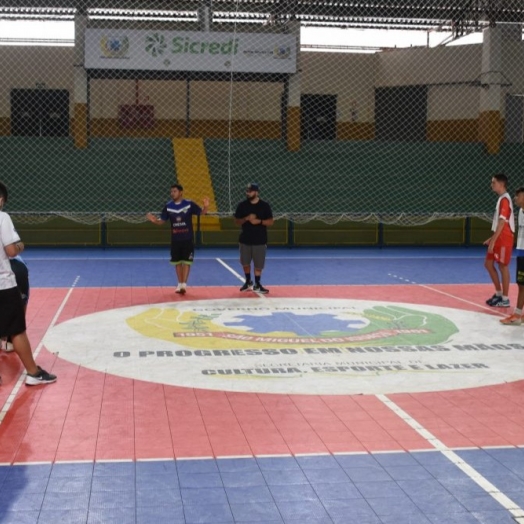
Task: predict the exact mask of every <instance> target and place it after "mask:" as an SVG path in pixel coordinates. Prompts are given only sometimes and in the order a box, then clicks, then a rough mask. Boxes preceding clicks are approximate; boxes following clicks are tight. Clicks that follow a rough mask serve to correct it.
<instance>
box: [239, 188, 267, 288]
mask: <svg viewBox="0 0 524 524" xmlns="http://www.w3.org/2000/svg"><path fill="white" fill-rule="evenodd" d="M258 193H259V187H258V184H254V183H251V184H248V186H247V189H246V196H247V198H246V200H243V201H242V202H240V204H238V206H237V209H236V211H235V223H236V224H237V225H239V226H242V231H241V233H240V237H239V239H238V241H239V243H240V263H241V264H242V267H243V268H244V274H245V276H246V281H245V283H244V285H243V286H242V287H241V288H240V291H248V290H253V291H255V292H257V293H262V294H266V293H269V290H267V289H266V288H265V287H263V286H262V284H261V283H260V276H261V275H262V270H263V269H264V264H265V261H266V250H267V228H268V226H272V225H273V223H274V220H273V212H272V211H271V206H270V205H269V204H268V203H267V202H265V201H264V200H261V199H260V197H259V196H258ZM251 262H253V266H254V273H255V285H253V281H252V280H251Z"/></svg>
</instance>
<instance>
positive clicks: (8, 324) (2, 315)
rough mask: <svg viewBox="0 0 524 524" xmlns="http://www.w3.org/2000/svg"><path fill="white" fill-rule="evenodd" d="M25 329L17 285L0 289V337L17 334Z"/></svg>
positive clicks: (22, 306) (22, 308)
mask: <svg viewBox="0 0 524 524" xmlns="http://www.w3.org/2000/svg"><path fill="white" fill-rule="evenodd" d="M25 330H26V325H25V311H24V304H23V303H22V297H21V296H20V291H19V290H18V288H17V287H12V288H11V289H1V290H0V337H8V336H14V335H19V334H20V333H23V332H24V331H25Z"/></svg>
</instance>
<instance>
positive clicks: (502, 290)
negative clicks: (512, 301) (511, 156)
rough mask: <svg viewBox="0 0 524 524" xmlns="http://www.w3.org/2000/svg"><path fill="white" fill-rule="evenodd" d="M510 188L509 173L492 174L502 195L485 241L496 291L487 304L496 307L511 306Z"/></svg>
mask: <svg viewBox="0 0 524 524" xmlns="http://www.w3.org/2000/svg"><path fill="white" fill-rule="evenodd" d="M507 188H508V177H507V176H506V175H504V174H502V173H500V174H497V175H494V176H493V178H492V179H491V189H492V190H493V191H494V192H495V193H496V194H497V195H498V196H499V199H498V200H497V206H496V208H495V214H494V216H493V223H492V225H491V230H492V231H493V235H491V237H490V238H488V239H487V240H486V241H485V242H484V245H487V246H488V252H487V254H486V261H485V262H484V267H485V268H486V269H487V271H488V273H489V276H490V277H491V281H492V282H493V285H494V286H495V294H494V295H493V296H492V297H490V298H488V299H487V300H486V304H488V306H495V307H509V297H508V292H509V263H510V262H511V252H512V250H513V234H514V232H515V216H514V215H513V203H512V201H511V197H510V196H509V193H508V190H507ZM495 263H496V264H497V266H498V271H497V267H496V266H495ZM499 272H500V278H499Z"/></svg>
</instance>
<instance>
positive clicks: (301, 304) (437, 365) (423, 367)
mask: <svg viewBox="0 0 524 524" xmlns="http://www.w3.org/2000/svg"><path fill="white" fill-rule="evenodd" d="M517 331H519V330H518V329H511V328H508V327H506V326H502V325H500V323H499V322H498V321H497V318H496V317H495V318H494V317H492V316H489V315H487V314H483V313H476V312H471V311H464V310H458V309H451V308H443V307H437V306H430V305H415V304H404V303H394V302H375V301H366V300H344V299H304V298H301V299H285V298H271V299H269V298H268V299H264V300H261V299H259V298H253V299H237V300H199V301H184V302H176V303H164V304H156V305H141V306H133V307H128V308H122V309H115V310H109V311H104V312H99V313H94V314H91V315H86V316H83V317H78V318H75V319H72V320H68V321H66V322H64V323H62V324H59V325H57V326H55V327H54V328H53V329H51V330H50V332H49V333H48V334H47V335H46V338H45V339H44V344H45V346H46V347H47V348H48V349H49V350H50V351H53V352H56V353H57V354H58V356H59V357H61V358H64V359H66V360H69V361H71V362H74V363H77V364H79V365H82V366H85V367H88V368H91V369H94V370H99V371H103V372H108V373H112V374H115V375H119V376H123V377H129V378H136V379H140V380H147V381H150V382H158V383H163V384H169V385H176V386H183V387H196V388H206V389H217V390H226V391H245V392H260V393H283V394H286V393H303V394H312V393H313V394H357V393H366V394H378V393H398V392H416V391H434V390H443V389H456V388H464V387H474V386H482V385H489V384H495V383H497V382H500V381H512V380H519V379H521V378H523V375H524V371H523V370H522V368H519V367H518V366H515V365H514V361H515V358H516V356H517V354H519V353H522V351H523V350H524V343H522V342H521V339H522V336H521V335H519V333H517Z"/></svg>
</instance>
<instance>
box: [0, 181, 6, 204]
mask: <svg viewBox="0 0 524 524" xmlns="http://www.w3.org/2000/svg"><path fill="white" fill-rule="evenodd" d="M2 197H3V198H4V204H5V203H6V202H7V187H6V186H5V184H3V183H2V182H0V198H2Z"/></svg>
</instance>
